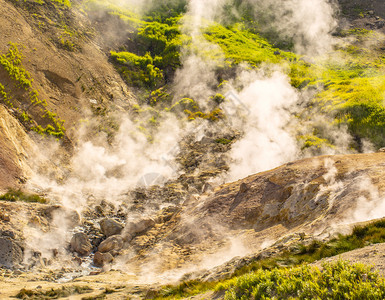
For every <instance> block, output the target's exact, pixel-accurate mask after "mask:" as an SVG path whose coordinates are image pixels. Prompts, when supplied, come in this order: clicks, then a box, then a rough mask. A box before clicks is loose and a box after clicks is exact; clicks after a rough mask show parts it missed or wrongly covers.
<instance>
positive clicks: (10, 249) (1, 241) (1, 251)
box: [0, 237, 23, 268]
mask: <svg viewBox="0 0 385 300" xmlns="http://www.w3.org/2000/svg"><path fill="white" fill-rule="evenodd" d="M22 261H23V251H22V249H21V247H20V246H19V245H18V244H17V243H16V242H15V241H14V240H12V239H11V238H9V237H0V266H2V267H6V268H13V267H15V266H16V265H18V264H20V263H21V262H22Z"/></svg>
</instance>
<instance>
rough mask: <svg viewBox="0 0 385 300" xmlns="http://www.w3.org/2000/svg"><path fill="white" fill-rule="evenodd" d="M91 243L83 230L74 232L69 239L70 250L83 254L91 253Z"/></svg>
mask: <svg viewBox="0 0 385 300" xmlns="http://www.w3.org/2000/svg"><path fill="white" fill-rule="evenodd" d="M91 249H92V245H91V243H90V241H89V239H88V236H87V235H86V234H85V233H83V232H78V233H75V234H74V235H73V237H72V239H71V250H72V251H74V252H77V253H78V254H80V255H82V256H85V255H88V254H90V253H91Z"/></svg>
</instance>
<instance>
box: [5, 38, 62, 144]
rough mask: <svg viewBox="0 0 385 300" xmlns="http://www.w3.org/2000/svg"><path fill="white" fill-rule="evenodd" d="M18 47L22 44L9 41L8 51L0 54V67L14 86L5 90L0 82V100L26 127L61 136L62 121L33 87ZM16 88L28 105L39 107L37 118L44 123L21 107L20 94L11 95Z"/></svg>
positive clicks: (41, 132)
mask: <svg viewBox="0 0 385 300" xmlns="http://www.w3.org/2000/svg"><path fill="white" fill-rule="evenodd" d="M19 48H22V46H21V45H18V44H16V43H9V48H8V52H7V53H5V54H0V67H2V68H3V69H4V70H5V72H6V73H7V74H8V76H9V78H10V79H11V80H12V81H13V82H14V84H15V87H16V89H14V90H11V89H8V90H7V85H6V84H5V83H1V82H0V100H2V101H3V102H4V103H5V104H6V105H7V106H8V107H10V108H13V109H14V110H15V111H16V115H17V117H18V119H19V120H20V122H21V123H23V124H24V125H25V126H26V127H27V128H29V129H31V130H33V131H35V132H37V133H39V134H41V135H45V134H47V135H51V136H54V137H56V138H61V137H63V136H64V132H65V128H64V126H63V124H64V121H63V120H60V119H59V118H57V115H56V114H55V113H53V112H51V111H50V110H49V109H48V108H47V102H46V101H45V100H41V99H40V98H39V93H38V91H37V90H36V89H35V88H33V78H32V77H31V75H30V74H29V72H28V71H27V70H26V69H25V68H24V66H23V64H22V61H23V59H24V56H23V54H22V52H21V50H20V49H19ZM17 89H19V90H21V91H22V93H24V94H25V95H26V96H25V97H24V98H26V100H27V101H28V102H29V103H28V107H38V108H39V111H40V115H39V116H37V119H40V120H41V119H42V120H44V121H43V122H44V123H45V124H44V125H40V124H39V123H38V122H36V121H35V120H34V117H33V116H32V115H31V113H30V112H29V111H28V108H27V109H22V106H21V105H19V104H18V102H19V101H20V98H19V97H20V96H17V97H13V95H12V94H13V93H15V92H16V90H17ZM16 98H17V99H16ZM47 123H48V124H47Z"/></svg>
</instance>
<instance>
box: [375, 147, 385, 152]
mask: <svg viewBox="0 0 385 300" xmlns="http://www.w3.org/2000/svg"><path fill="white" fill-rule="evenodd" d="M377 152H385V147H383V148H380V149H378V151H377Z"/></svg>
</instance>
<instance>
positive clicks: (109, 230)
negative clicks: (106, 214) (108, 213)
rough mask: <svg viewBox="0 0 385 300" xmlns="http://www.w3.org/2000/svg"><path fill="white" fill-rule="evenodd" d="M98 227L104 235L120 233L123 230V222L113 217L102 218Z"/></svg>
mask: <svg viewBox="0 0 385 300" xmlns="http://www.w3.org/2000/svg"><path fill="white" fill-rule="evenodd" d="M99 224H100V229H101V230H102V233H103V234H104V235H105V236H106V237H110V236H112V235H116V234H120V233H121V232H122V230H123V224H122V223H120V222H118V221H115V220H114V219H103V220H101V221H100V223H99Z"/></svg>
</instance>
